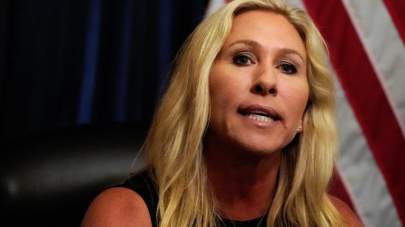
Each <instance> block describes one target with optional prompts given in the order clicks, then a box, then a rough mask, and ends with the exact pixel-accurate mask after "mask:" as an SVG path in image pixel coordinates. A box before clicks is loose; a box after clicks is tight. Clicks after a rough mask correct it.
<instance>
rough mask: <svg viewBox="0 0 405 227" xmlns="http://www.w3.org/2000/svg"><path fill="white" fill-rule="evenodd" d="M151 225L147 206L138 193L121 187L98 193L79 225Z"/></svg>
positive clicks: (102, 226)
mask: <svg viewBox="0 0 405 227" xmlns="http://www.w3.org/2000/svg"><path fill="white" fill-rule="evenodd" d="M140 226H142V227H144V226H145V227H152V222H151V218H150V214H149V211H148V208H147V206H146V204H145V202H144V200H143V199H142V197H141V196H139V194H137V193H136V192H134V191H132V190H130V189H127V188H122V187H116V188H111V189H107V190H105V191H103V192H102V193H100V194H99V195H98V196H97V197H96V198H95V199H94V201H93V202H92V203H91V204H90V207H89V208H88V210H87V212H86V214H85V216H84V219H83V221H82V224H81V227H140Z"/></svg>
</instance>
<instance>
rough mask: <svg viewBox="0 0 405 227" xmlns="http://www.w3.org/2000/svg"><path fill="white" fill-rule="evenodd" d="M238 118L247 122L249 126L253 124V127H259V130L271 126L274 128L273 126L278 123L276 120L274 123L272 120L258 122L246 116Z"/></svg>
mask: <svg viewBox="0 0 405 227" xmlns="http://www.w3.org/2000/svg"><path fill="white" fill-rule="evenodd" d="M240 116H241V117H242V118H243V119H244V120H245V121H247V122H248V123H249V124H253V125H255V126H257V127H259V128H269V127H272V126H274V125H275V124H277V123H278V122H279V121H278V120H276V121H273V120H270V121H260V120H257V119H254V118H252V117H249V116H247V115H240Z"/></svg>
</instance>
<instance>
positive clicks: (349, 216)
mask: <svg viewBox="0 0 405 227" xmlns="http://www.w3.org/2000/svg"><path fill="white" fill-rule="evenodd" d="M329 199H330V201H331V202H332V204H333V205H334V206H335V207H336V209H337V210H338V211H339V213H340V215H342V217H343V221H344V222H345V224H346V226H347V227H363V226H364V225H363V224H362V223H361V221H360V219H359V218H358V216H357V215H356V214H355V213H354V212H353V211H352V209H351V208H350V207H349V206H348V205H347V204H346V203H345V202H343V201H342V200H340V199H338V198H337V197H334V196H329Z"/></svg>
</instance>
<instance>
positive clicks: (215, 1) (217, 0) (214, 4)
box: [205, 0, 225, 17]
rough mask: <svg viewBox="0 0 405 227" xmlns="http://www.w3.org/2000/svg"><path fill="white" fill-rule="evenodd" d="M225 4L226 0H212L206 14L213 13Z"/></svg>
mask: <svg viewBox="0 0 405 227" xmlns="http://www.w3.org/2000/svg"><path fill="white" fill-rule="evenodd" d="M223 5H225V0H210V1H209V3H208V7H207V11H206V12H205V16H206V17H207V16H208V15H210V14H212V13H213V12H215V10H217V9H219V8H220V7H221V6H223Z"/></svg>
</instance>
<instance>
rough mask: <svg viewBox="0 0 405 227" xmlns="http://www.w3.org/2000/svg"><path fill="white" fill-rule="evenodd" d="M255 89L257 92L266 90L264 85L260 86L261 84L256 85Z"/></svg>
mask: <svg viewBox="0 0 405 227" xmlns="http://www.w3.org/2000/svg"><path fill="white" fill-rule="evenodd" d="M254 91H255V92H256V93H260V94H261V93H263V91H264V89H263V87H262V86H260V85H259V84H257V85H256V86H255V87H254Z"/></svg>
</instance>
